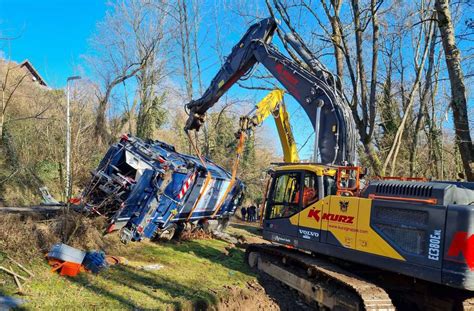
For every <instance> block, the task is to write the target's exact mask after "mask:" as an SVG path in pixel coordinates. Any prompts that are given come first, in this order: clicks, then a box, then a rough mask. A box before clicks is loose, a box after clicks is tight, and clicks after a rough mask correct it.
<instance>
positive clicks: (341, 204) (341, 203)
mask: <svg viewBox="0 0 474 311" xmlns="http://www.w3.org/2000/svg"><path fill="white" fill-rule="evenodd" d="M339 207H340V208H341V212H344V213H345V212H347V208H348V207H349V201H339Z"/></svg>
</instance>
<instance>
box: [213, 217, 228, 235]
mask: <svg viewBox="0 0 474 311" xmlns="http://www.w3.org/2000/svg"><path fill="white" fill-rule="evenodd" d="M229 222H230V218H221V219H219V220H218V223H217V228H216V231H218V232H224V230H225V229H226V228H227V226H229Z"/></svg>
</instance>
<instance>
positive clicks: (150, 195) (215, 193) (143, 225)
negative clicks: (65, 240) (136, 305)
mask: <svg viewBox="0 0 474 311" xmlns="http://www.w3.org/2000/svg"><path fill="white" fill-rule="evenodd" d="M243 190H244V184H243V183H242V182H241V181H240V180H239V179H237V178H235V176H232V175H231V174H230V173H229V172H227V171H226V170H224V169H223V168H222V167H220V166H219V165H217V164H216V163H214V162H212V161H210V160H209V159H203V161H201V160H200V159H199V158H197V157H194V156H190V155H186V154H181V153H178V152H177V151H176V150H175V148H174V147H173V146H171V145H169V144H166V143H164V142H162V141H157V140H155V141H144V140H141V139H139V138H137V137H133V136H131V135H123V136H122V137H121V139H120V141H119V142H118V143H116V144H114V145H112V146H111V147H110V148H109V150H108V151H107V153H106V155H105V157H104V158H103V159H102V160H101V162H100V164H99V166H98V168H97V169H96V170H94V171H92V178H91V180H90V183H89V185H88V186H87V187H86V188H85V190H84V191H83V194H82V198H81V201H82V205H83V208H84V209H85V211H87V212H88V213H93V214H98V215H101V216H105V217H107V219H108V225H107V228H106V232H112V231H115V230H120V238H121V240H122V242H124V243H127V242H129V241H139V240H141V239H143V238H149V239H166V240H169V239H171V238H173V237H176V236H178V235H179V234H180V233H182V232H184V231H185V230H193V229H195V228H204V229H206V230H222V229H224V228H225V227H226V226H227V224H228V222H229V219H230V217H231V216H232V215H233V214H234V213H235V211H236V209H237V207H238V206H239V205H240V203H241V201H242V199H243Z"/></svg>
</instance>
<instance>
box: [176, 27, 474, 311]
mask: <svg viewBox="0 0 474 311" xmlns="http://www.w3.org/2000/svg"><path fill="white" fill-rule="evenodd" d="M277 27H278V25H277V22H276V21H275V20H274V19H273V18H267V19H263V20H261V21H259V22H257V23H256V24H254V25H252V26H251V27H250V28H249V29H248V31H247V32H246V33H245V35H244V36H243V37H242V39H241V40H240V41H239V42H238V44H237V45H236V46H235V47H234V48H233V49H232V52H231V54H230V55H229V56H228V57H227V59H226V63H225V64H224V65H223V66H222V68H221V69H220V70H219V72H218V73H217V74H216V76H215V78H214V79H213V80H212V82H211V84H210V86H209V88H208V89H207V90H206V92H205V93H204V94H203V96H202V97H201V98H199V99H198V100H195V101H192V102H190V103H188V104H187V105H186V108H187V111H188V112H189V118H188V120H187V122H186V126H185V130H186V131H187V132H188V131H190V130H199V128H200V126H201V125H202V124H203V122H204V119H205V118H204V117H205V114H206V111H207V110H208V109H209V108H211V107H212V106H213V105H214V104H215V103H216V102H217V101H218V100H219V98H220V97H221V96H222V95H223V94H224V93H225V92H226V91H227V90H228V89H229V88H230V87H231V86H232V85H234V84H235V82H236V81H238V80H239V79H240V78H242V77H243V76H244V75H246V74H247V73H248V72H251V69H252V68H253V67H254V66H256V65H257V64H258V63H260V64H262V65H263V66H265V68H266V69H267V70H268V71H269V72H270V73H271V74H272V75H273V76H274V77H275V78H276V79H277V80H278V81H279V82H280V83H281V84H282V85H283V86H284V88H285V89H286V91H287V92H288V93H289V94H290V95H292V96H293V97H294V98H295V99H296V101H297V102H298V103H299V104H300V105H301V106H302V108H303V109H304V111H305V112H306V114H307V115H308V117H309V120H310V121H311V124H310V125H307V126H311V127H312V128H313V129H314V132H315V147H314V155H313V162H305V163H303V162H297V161H296V159H297V158H296V157H292V156H288V157H285V162H283V163H275V164H274V165H273V166H272V168H271V169H270V172H269V176H270V184H269V187H268V190H267V191H266V193H265V202H264V214H263V228H262V229H263V238H264V239H266V240H268V241H270V242H272V243H271V244H263V245H250V246H249V247H248V248H247V251H246V255H247V256H246V258H247V261H248V264H249V265H250V266H252V267H255V268H257V269H259V270H261V271H264V272H265V273H267V274H269V275H271V276H273V277H274V278H276V279H278V280H280V281H281V282H284V283H286V284H287V285H289V286H290V287H292V288H294V289H296V290H298V291H299V292H300V293H302V294H303V295H304V296H305V297H307V298H308V299H309V300H311V301H312V302H313V303H315V304H316V305H317V306H318V307H319V308H321V309H330V310H395V309H405V310H416V309H418V310H472V309H473V306H474V298H472V297H473V296H474V295H473V292H472V291H473V290H474V184H473V183H466V182H451V181H430V182H427V181H425V182H421V181H404V180H372V181H369V182H368V183H367V184H366V185H365V186H364V187H361V178H363V177H364V176H363V175H364V174H363V173H362V170H361V168H360V167H359V166H358V165H357V156H356V144H357V140H358V135H357V133H356V131H355V123H356V121H357V120H354V118H353V116H352V113H351V108H350V106H349V104H348V103H346V101H345V100H344V97H343V96H342V95H341V94H340V92H339V91H338V89H337V87H336V85H337V83H336V78H335V77H334V76H333V75H332V74H331V72H330V71H329V70H327V69H326V68H325V67H324V66H323V65H322V64H321V63H320V62H319V61H318V59H317V58H316V57H315V56H314V55H313V54H312V52H311V51H310V50H309V49H308V48H307V46H306V45H305V44H304V42H303V41H302V40H301V39H300V38H295V37H294V36H292V35H285V37H284V38H285V40H286V41H287V42H288V43H289V44H290V46H291V47H292V48H293V49H294V50H295V52H296V53H297V55H299V56H300V58H301V59H300V61H299V62H296V61H294V60H293V59H290V58H288V57H286V56H285V55H283V54H282V53H281V52H280V51H279V50H278V49H277V47H276V46H274V45H273V44H271V40H272V37H273V34H274V32H275V30H276V28H277ZM270 102H271V101H270ZM270 106H271V105H270ZM271 110H272V109H269V111H271ZM267 115H268V114H267ZM244 120H245V119H244ZM248 121H249V120H247V121H246V122H248ZM255 123H256V124H258V123H259V122H255ZM299 126H305V125H303V124H299ZM244 128H245V127H244ZM286 128H287V129H288V128H289V126H288V127H286ZM282 129H283V132H284V128H283V127H282ZM241 137H242V136H241ZM287 137H288V136H285V135H280V138H283V139H287ZM283 144H284V143H283ZM289 145H292V146H293V147H292V148H296V147H295V144H294V143H293V144H289ZM284 150H285V148H284ZM287 154H288V153H287ZM290 154H292V153H291V152H290ZM295 155H296V153H295ZM293 160H295V161H293Z"/></svg>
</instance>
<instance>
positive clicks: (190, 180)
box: [178, 173, 196, 200]
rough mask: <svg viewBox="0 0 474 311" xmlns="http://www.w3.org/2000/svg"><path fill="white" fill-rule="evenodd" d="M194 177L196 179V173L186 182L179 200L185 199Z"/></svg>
mask: <svg viewBox="0 0 474 311" xmlns="http://www.w3.org/2000/svg"><path fill="white" fill-rule="evenodd" d="M194 177H196V173H194V174H192V175H191V176H189V178H188V179H187V180H186V181H185V182H184V184H183V187H182V188H181V191H179V194H178V200H181V199H182V198H183V197H184V195H185V194H186V192H187V191H188V189H189V187H190V185H191V183H192V182H193V180H194Z"/></svg>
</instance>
